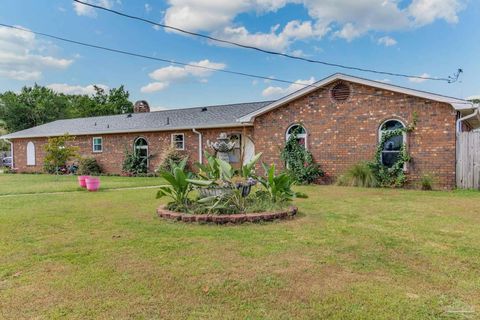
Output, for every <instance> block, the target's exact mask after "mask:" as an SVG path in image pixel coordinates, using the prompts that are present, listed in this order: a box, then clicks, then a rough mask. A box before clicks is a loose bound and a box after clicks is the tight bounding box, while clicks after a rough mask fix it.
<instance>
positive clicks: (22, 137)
mask: <svg viewBox="0 0 480 320" xmlns="http://www.w3.org/2000/svg"><path fill="white" fill-rule="evenodd" d="M244 125H245V126H248V125H250V126H253V124H239V123H231V124H224V125H222V124H216V125H210V126H202V127H197V129H221V128H239V127H242V126H244ZM26 130H29V129H26ZM180 130H192V127H172V128H166V129H164V128H159V129H135V130H126V129H125V130H111V131H92V132H78V133H75V132H64V133H52V134H26V135H18V136H13V137H8V136H9V135H13V134H15V132H12V133H9V134H6V135H3V136H1V137H0V139H24V138H46V137H59V136H63V135H64V134H68V135H71V136H94V135H101V134H117V133H140V132H165V131H180ZM18 132H20V131H18Z"/></svg>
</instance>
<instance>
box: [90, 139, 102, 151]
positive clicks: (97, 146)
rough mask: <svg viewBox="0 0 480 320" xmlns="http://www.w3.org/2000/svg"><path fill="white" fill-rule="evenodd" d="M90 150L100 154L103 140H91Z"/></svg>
mask: <svg viewBox="0 0 480 320" xmlns="http://www.w3.org/2000/svg"><path fill="white" fill-rule="evenodd" d="M92 150H93V152H102V151H103V139H102V137H94V138H93V139H92Z"/></svg>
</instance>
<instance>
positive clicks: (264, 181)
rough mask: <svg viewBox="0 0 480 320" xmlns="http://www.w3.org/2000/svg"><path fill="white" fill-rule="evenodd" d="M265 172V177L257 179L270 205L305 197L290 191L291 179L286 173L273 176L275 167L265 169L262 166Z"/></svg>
mask: <svg viewBox="0 0 480 320" xmlns="http://www.w3.org/2000/svg"><path fill="white" fill-rule="evenodd" d="M262 165H263V168H264V170H265V177H259V178H258V181H259V182H260V184H261V185H262V186H263V187H264V188H265V190H266V191H267V193H268V196H269V197H270V200H271V201H272V203H281V202H288V201H291V200H292V199H293V198H294V197H297V196H298V197H305V196H304V195H303V194H299V193H296V192H294V191H293V190H292V185H293V182H294V181H293V178H292V177H291V176H290V175H288V174H287V173H286V172H282V173H279V174H278V175H275V165H274V164H272V165H271V166H270V167H267V166H266V165H265V164H262Z"/></svg>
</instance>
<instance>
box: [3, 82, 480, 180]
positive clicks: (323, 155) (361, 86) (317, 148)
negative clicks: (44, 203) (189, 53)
mask: <svg viewBox="0 0 480 320" xmlns="http://www.w3.org/2000/svg"><path fill="white" fill-rule="evenodd" d="M414 114H416V116H417V128H416V129H415V130H414V131H412V132H410V133H409V134H408V135H406V136H403V137H395V138H393V139H392V140H391V141H388V143H386V144H385V148H384V151H383V153H382V159H383V161H384V162H385V163H386V164H388V163H389V162H391V161H392V159H394V158H395V156H396V155H397V154H398V149H399V147H400V146H401V145H402V144H406V145H407V147H408V151H409V154H410V155H411V157H412V161H411V163H409V164H408V166H407V167H406V170H407V172H408V176H409V181H411V182H413V183H414V182H416V181H418V179H419V178H420V177H421V175H423V174H433V175H435V177H436V178H437V180H438V184H439V186H441V187H443V188H448V189H450V188H453V187H455V161H456V158H455V157H456V132H457V131H458V130H470V129H472V128H476V127H478V126H480V120H479V119H480V118H479V116H478V110H477V109H475V106H474V105H473V104H471V103H469V102H468V101H465V100H462V99H456V98H451V97H446V96H442V95H437V94H432V93H428V92H424V91H418V90H413V89H408V88H404V87H399V86H394V85H390V84H386V83H382V82H377V81H372V80H367V79H363V78H358V77H353V76H348V75H344V74H334V75H332V76H330V77H327V78H325V79H323V80H320V81H319V82H317V83H315V84H314V85H312V86H309V87H305V88H304V89H301V90H299V91H297V92H294V93H292V94H290V95H288V96H286V97H283V98H281V99H279V100H276V101H264V102H254V103H240V104H231V105H220V106H206V107H198V108H188V109H176V110H165V111H155V112H150V110H149V107H148V104H147V103H146V102H144V101H140V102H137V103H136V105H135V112H134V113H132V114H122V115H114V116H101V117H91V118H81V119H67V120H58V121H54V122H51V123H47V124H44V125H40V126H37V127H34V128H30V129H26V130H23V131H19V132H14V133H10V134H7V135H5V136H2V137H1V138H3V139H6V140H7V141H9V142H11V144H12V150H13V158H14V167H15V168H17V169H18V170H19V171H31V172H34V171H41V170H42V166H43V158H44V151H43V150H44V145H45V143H46V142H47V139H48V137H51V136H59V135H63V134H65V133H68V134H70V135H74V136H76V139H75V142H74V144H75V145H77V146H78V147H79V150H80V154H81V155H82V156H89V157H95V158H96V159H97V160H98V162H99V163H100V165H101V166H102V167H103V169H104V171H105V172H110V173H120V172H121V168H122V161H123V157H124V152H125V149H126V148H127V149H130V150H136V151H137V152H139V153H140V154H141V155H145V156H147V155H152V157H151V158H150V160H149V163H148V167H149V170H151V171H153V170H155V169H156V168H157V167H158V165H159V164H160V162H161V160H162V156H163V155H164V153H165V151H166V150H168V149H169V148H170V147H171V146H173V147H174V148H176V149H178V150H183V151H184V152H185V153H187V154H188V155H189V156H190V159H191V161H193V162H196V161H200V162H202V161H204V156H202V150H205V149H208V148H209V143H210V142H213V141H215V140H216V138H217V137H218V135H219V134H220V133H222V132H225V133H227V134H228V135H229V136H230V137H231V138H232V139H234V140H235V141H236V142H237V143H236V148H235V149H234V151H233V152H232V157H231V161H232V162H233V163H237V164H238V165H239V164H240V162H241V161H247V160H248V159H249V158H250V157H251V156H252V155H253V154H254V153H258V152H262V153H263V157H262V160H263V161H264V162H266V163H276V165H277V166H280V167H281V166H282V165H283V164H282V161H281V159H280V150H281V149H282V147H283V146H284V144H285V141H286V139H287V138H288V136H289V134H290V133H291V132H292V130H293V129H294V128H297V129H299V130H300V131H299V132H300V134H299V135H298V138H299V141H300V142H301V143H302V144H304V145H305V147H306V148H308V150H310V151H311V152H312V154H313V156H314V158H315V160H316V161H317V162H318V163H319V164H320V165H321V166H322V169H323V170H324V171H325V173H326V177H325V179H324V180H325V181H326V182H328V181H332V180H333V179H334V178H335V177H337V176H338V175H340V174H342V173H343V172H344V171H345V170H346V169H347V168H348V167H350V166H352V165H353V164H355V163H357V162H358V161H361V160H370V159H372V158H373V156H374V153H375V150H376V146H377V144H378V141H379V136H380V134H381V131H382V130H389V129H395V128H399V127H402V126H407V125H409V124H410V123H411V122H412V120H413V117H414ZM298 126H300V128H299V127H298Z"/></svg>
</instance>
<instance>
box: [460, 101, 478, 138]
mask: <svg viewBox="0 0 480 320" xmlns="http://www.w3.org/2000/svg"><path fill="white" fill-rule="evenodd" d="M474 106H475V109H474V111H473V113H470V114H469V115H467V116H465V117H462V118H460V119H457V132H462V121H465V120H468V119H471V118H474V117H478V120H479V121H480V112H479V108H480V106H478V105H474Z"/></svg>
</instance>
